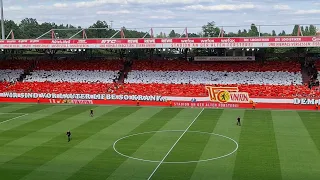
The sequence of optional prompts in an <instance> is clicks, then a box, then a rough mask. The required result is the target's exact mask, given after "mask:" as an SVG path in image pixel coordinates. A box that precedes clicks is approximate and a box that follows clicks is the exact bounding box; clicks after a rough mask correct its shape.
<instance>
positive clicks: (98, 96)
mask: <svg viewBox="0 0 320 180" xmlns="http://www.w3.org/2000/svg"><path fill="white" fill-rule="evenodd" d="M1 97H7V98H46V99H78V100H85V99H86V100H103V99H105V100H126V101H129V100H133V101H136V100H139V101H166V99H165V98H164V97H162V96H144V95H116V94H54V93H11V92H5V93H1Z"/></svg>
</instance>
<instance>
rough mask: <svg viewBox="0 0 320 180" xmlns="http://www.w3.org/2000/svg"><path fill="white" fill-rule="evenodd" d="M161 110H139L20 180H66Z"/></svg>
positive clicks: (107, 107) (105, 107)
mask: <svg viewBox="0 0 320 180" xmlns="http://www.w3.org/2000/svg"><path fill="white" fill-rule="evenodd" d="M110 107H111V106H100V108H102V109H99V111H105V109H109V108H110ZM162 109H163V108H152V111H150V108H141V109H139V110H138V111H136V112H134V113H132V114H130V116H127V117H125V118H123V119H121V120H119V121H118V122H116V123H114V124H113V125H111V126H109V127H107V128H104V129H103V130H101V131H99V132H97V133H96V134H94V135H93V136H91V137H89V138H87V139H86V140H84V141H82V142H81V143H79V144H78V145H76V146H74V147H73V148H72V149H70V150H68V151H66V152H65V153H63V154H60V155H59V156H56V157H55V158H54V159H52V160H51V161H49V162H48V163H46V164H44V165H43V166H41V167H39V168H38V169H36V170H35V171H33V172H32V173H30V174H28V176H26V177H24V178H23V179H21V180H42V179H43V176H46V179H47V180H64V179H67V178H68V177H70V176H71V175H72V174H73V173H75V172H77V171H78V170H79V169H80V168H81V167H83V166H85V165H86V164H87V163H88V162H90V161H91V160H92V159H94V158H95V157H96V156H97V155H98V154H100V153H101V152H102V151H104V150H105V149H107V148H109V147H111V146H112V145H113V143H114V141H115V140H117V139H118V138H121V137H123V136H124V135H125V134H127V133H129V132H130V131H132V130H133V129H134V128H136V127H138V126H139V125H140V124H142V123H143V122H145V121H147V120H148V119H149V118H150V117H152V116H153V115H155V114H156V113H158V112H159V111H161V110H162ZM97 112H98V110H97ZM82 154H85V155H82Z"/></svg>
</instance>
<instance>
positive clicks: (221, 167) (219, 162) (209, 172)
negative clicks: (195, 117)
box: [191, 109, 245, 180]
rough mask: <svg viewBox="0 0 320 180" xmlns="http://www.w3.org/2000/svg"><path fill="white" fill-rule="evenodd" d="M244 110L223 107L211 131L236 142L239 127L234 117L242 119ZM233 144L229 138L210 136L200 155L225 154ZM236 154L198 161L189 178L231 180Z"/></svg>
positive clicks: (210, 156)
mask: <svg viewBox="0 0 320 180" xmlns="http://www.w3.org/2000/svg"><path fill="white" fill-rule="evenodd" d="M244 112H245V110H244V109H225V110H224V111H223V113H222V115H221V116H220V119H219V121H218V122H217V125H216V127H215V128H214V130H213V132H214V133H217V134H220V135H224V136H228V137H230V138H232V139H234V140H235V141H237V142H238V141H239V137H240V133H241V127H240V126H237V125H236V118H237V117H238V116H240V117H241V118H242V120H243V115H244ZM242 122H243V121H242ZM235 146H236V145H235V144H234V143H233V142H231V141H230V140H227V139H224V138H221V137H219V136H211V137H210V140H209V142H208V143H207V145H206V147H205V149H204V151H203V153H202V155H201V159H208V158H213V157H218V156H221V155H225V154H227V153H229V152H231V151H232V150H233V149H234V148H235ZM236 154H237V152H235V153H234V154H232V155H230V156H227V157H224V158H221V159H216V160H212V161H207V162H201V163H198V164H197V167H196V169H195V170H194V172H193V174H192V178H191V179H192V180H198V179H214V180H219V179H221V180H231V179H232V174H233V170H234V166H235V161H236Z"/></svg>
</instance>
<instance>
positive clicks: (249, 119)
mask: <svg viewBox="0 0 320 180" xmlns="http://www.w3.org/2000/svg"><path fill="white" fill-rule="evenodd" d="M233 179H234V180H242V179H243V180H244V179H259V180H264V179H266V180H270V179H276V180H281V179H282V176H281V169H280V161H279V155H278V149H277V143H276V139H275V132H274V129H273V121H272V116H271V112H270V111H255V110H246V111H245V114H244V123H243V125H242V126H241V134H240V140H239V149H238V152H237V159H236V162H235V168H234V173H233Z"/></svg>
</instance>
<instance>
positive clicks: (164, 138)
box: [108, 108, 202, 180]
mask: <svg viewBox="0 0 320 180" xmlns="http://www.w3.org/2000/svg"><path fill="white" fill-rule="evenodd" d="M201 111H202V109H198V108H188V109H183V110H182V111H180V112H179V113H178V114H177V115H176V116H175V117H174V118H172V119H171V120H170V121H169V122H168V123H166V124H165V125H164V126H163V127H162V128H161V129H159V130H158V131H160V132H157V133H155V134H154V135H153V136H152V137H151V138H149V139H148V140H147V141H146V142H145V143H144V144H143V145H141V146H140V147H139V148H138V149H137V150H136V151H135V152H134V153H133V154H131V155H130V156H132V157H137V158H140V159H145V160H154V161H158V162H157V163H150V162H149V163H148V162H143V161H140V160H135V159H131V158H128V159H127V160H126V161H125V162H123V163H122V164H121V166H119V167H118V168H117V169H116V170H115V171H114V172H113V173H112V174H111V175H110V176H109V177H108V180H109V179H145V178H146V177H149V176H150V173H151V172H152V171H153V170H154V169H155V168H156V166H157V165H158V164H159V163H160V161H161V159H163V157H164V156H165V155H166V154H167V153H168V150H170V148H172V145H173V144H175V142H176V141H177V139H178V138H179V137H180V136H181V134H182V133H183V131H184V130H185V129H186V128H187V127H188V126H189V125H190V124H191V123H192V121H194V119H195V118H196V117H197V116H198V114H199V113H200V112H201ZM167 130H169V131H170V130H180V131H178V132H177V131H175V132H172V131H171V132H163V131H167ZM145 131H148V130H145ZM145 135H147V134H140V135H137V136H133V137H129V138H126V139H123V140H120V141H119V142H118V143H117V144H116V148H117V150H118V151H120V152H123V150H124V149H127V148H126V146H127V143H128V142H134V141H135V140H136V139H137V138H138V139H140V138H143V137H142V136H145Z"/></svg>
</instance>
